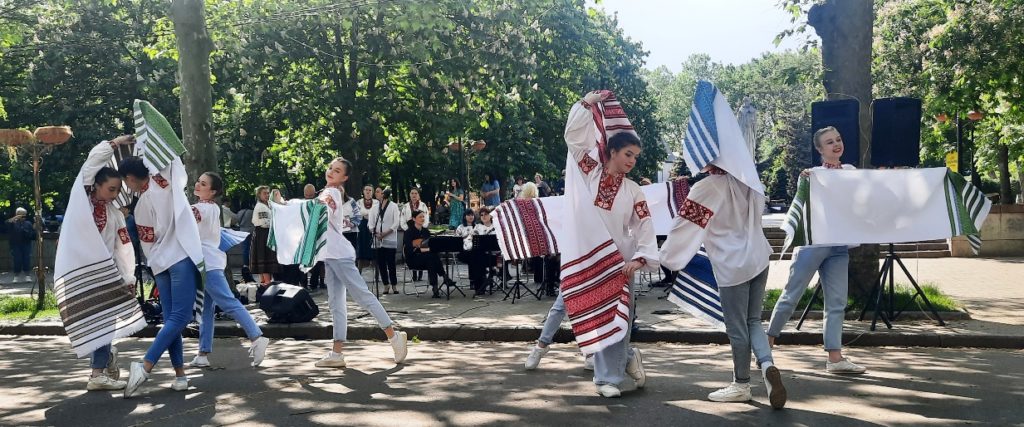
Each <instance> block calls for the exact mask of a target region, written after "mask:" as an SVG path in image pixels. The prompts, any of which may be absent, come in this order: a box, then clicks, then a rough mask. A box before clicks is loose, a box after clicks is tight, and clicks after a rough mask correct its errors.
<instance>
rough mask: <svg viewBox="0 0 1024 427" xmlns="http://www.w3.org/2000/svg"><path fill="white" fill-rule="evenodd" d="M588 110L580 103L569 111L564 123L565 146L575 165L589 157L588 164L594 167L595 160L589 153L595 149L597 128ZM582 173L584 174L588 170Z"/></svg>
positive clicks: (595, 164)
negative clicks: (591, 163)
mask: <svg viewBox="0 0 1024 427" xmlns="http://www.w3.org/2000/svg"><path fill="white" fill-rule="evenodd" d="M590 108H596V107H590ZM590 108H588V107H587V106H585V105H584V103H583V101H580V102H577V103H576V104H574V105H573V106H572V109H571V110H569V119H568V120H567V121H566V123H565V144H566V145H567V146H568V147H569V153H571V154H572V157H573V159H574V160H575V161H576V163H577V164H581V165H582V163H581V161H583V160H585V159H584V157H589V158H590V160H588V162H593V165H594V166H595V167H596V166H597V159H595V158H594V157H593V156H592V155H591V151H594V149H595V148H597V128H596V127H595V125H594V115H593V113H592V112H591V111H590ZM595 154H596V153H595ZM598 158H600V157H598ZM581 167H582V166H581ZM584 172H585V173H584V174H586V172H589V170H587V171H584Z"/></svg>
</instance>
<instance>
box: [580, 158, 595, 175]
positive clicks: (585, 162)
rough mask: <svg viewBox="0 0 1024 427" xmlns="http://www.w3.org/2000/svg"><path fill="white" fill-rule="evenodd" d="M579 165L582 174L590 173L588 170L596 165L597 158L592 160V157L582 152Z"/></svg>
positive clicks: (591, 169) (590, 170)
mask: <svg viewBox="0 0 1024 427" xmlns="http://www.w3.org/2000/svg"><path fill="white" fill-rule="evenodd" d="M579 165H580V170H581V171H583V174H584V175H590V172H592V171H593V170H594V168H596V167H597V160H594V158H593V157H590V155H588V154H584V155H583V158H582V159H580V161H579Z"/></svg>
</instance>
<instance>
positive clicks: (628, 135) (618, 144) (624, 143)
mask: <svg viewBox="0 0 1024 427" xmlns="http://www.w3.org/2000/svg"><path fill="white" fill-rule="evenodd" d="M631 145H635V146H637V147H639V148H643V147H644V146H643V144H641V143H640V138H637V136H636V135H635V134H634V133H633V132H619V133H617V134H615V135H612V137H611V138H608V145H606V146H605V148H604V150H605V154H607V155H608V157H609V158H611V156H612V152H615V151H619V150H621V149H623V148H626V147H629V146H631Z"/></svg>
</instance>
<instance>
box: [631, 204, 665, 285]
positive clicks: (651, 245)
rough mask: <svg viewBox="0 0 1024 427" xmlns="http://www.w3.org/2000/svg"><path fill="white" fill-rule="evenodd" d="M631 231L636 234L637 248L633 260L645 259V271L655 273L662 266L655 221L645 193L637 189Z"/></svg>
mask: <svg viewBox="0 0 1024 427" xmlns="http://www.w3.org/2000/svg"><path fill="white" fill-rule="evenodd" d="M629 229H630V230H633V232H634V233H636V239H637V248H636V253H635V254H633V259H634V260H637V259H641V258H642V259H643V260H644V263H645V264H646V265H645V266H644V270H647V271H655V270H657V269H658V266H659V265H660V260H659V258H658V239H657V236H655V234H654V220H652V219H651V211H650V209H649V208H648V207H647V199H646V198H645V197H644V192H643V191H640V189H639V187H637V190H636V194H634V195H633V215H631V216H630V217H629Z"/></svg>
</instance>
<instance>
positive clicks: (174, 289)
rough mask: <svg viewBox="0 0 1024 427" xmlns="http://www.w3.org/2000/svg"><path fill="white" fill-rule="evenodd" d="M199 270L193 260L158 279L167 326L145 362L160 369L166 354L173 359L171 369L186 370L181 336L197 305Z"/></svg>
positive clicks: (169, 270) (157, 283) (184, 260)
mask: <svg viewBox="0 0 1024 427" xmlns="http://www.w3.org/2000/svg"><path fill="white" fill-rule="evenodd" d="M198 276H199V270H196V265H195V264H194V263H192V260H191V259H190V258H184V259H182V260H181V261H178V262H176V263H174V265H172V266H171V268H168V269H167V270H164V271H163V272H162V273H160V274H157V275H156V288H157V290H158V291H159V292H160V308H161V309H162V310H163V314H164V326H163V327H162V328H160V332H157V334H156V338H155V339H153V344H151V345H150V346H149V350H148V351H146V357H145V360H146V361H147V362H149V363H152V364H154V365H156V362H158V361H159V360H160V356H162V355H163V354H164V351H166V352H167V353H168V356H169V357H170V358H171V366H173V367H175V368H180V367H183V366H185V356H184V354H183V351H184V349H183V348H182V345H181V332H182V331H184V330H185V328H186V327H187V326H188V324H189V322H191V321H192V306H193V305H194V304H195V301H196V280H197V279H198Z"/></svg>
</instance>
